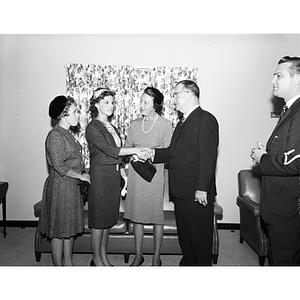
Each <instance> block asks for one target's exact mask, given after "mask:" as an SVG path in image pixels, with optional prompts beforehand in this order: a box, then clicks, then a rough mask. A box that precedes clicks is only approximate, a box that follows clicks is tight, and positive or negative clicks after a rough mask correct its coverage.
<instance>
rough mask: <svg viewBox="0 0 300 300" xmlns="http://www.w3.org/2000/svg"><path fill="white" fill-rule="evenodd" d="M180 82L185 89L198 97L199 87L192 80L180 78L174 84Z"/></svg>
mask: <svg viewBox="0 0 300 300" xmlns="http://www.w3.org/2000/svg"><path fill="white" fill-rule="evenodd" d="M178 84H182V85H183V86H184V87H185V88H186V89H187V90H189V91H191V92H192V93H193V94H194V95H195V96H196V97H197V98H199V97H200V89H199V87H198V85H197V84H196V83H195V82H194V81H192V80H181V81H179V82H178V83H177V84H176V85H178Z"/></svg>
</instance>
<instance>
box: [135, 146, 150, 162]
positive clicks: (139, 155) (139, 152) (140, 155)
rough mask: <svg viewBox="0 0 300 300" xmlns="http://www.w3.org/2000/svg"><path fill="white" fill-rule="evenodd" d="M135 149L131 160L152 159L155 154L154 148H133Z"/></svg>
mask: <svg viewBox="0 0 300 300" xmlns="http://www.w3.org/2000/svg"><path fill="white" fill-rule="evenodd" d="M134 149H135V154H133V155H132V157H133V160H134V161H137V160H142V161H146V160H148V159H152V158H153V157H154V154H155V150H154V149H151V148H146V147H144V148H140V147H137V148H134Z"/></svg>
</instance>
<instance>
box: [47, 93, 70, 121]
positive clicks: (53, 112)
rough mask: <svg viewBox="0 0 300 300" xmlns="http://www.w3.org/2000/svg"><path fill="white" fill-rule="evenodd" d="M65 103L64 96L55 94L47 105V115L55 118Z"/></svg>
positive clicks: (65, 98)
mask: <svg viewBox="0 0 300 300" xmlns="http://www.w3.org/2000/svg"><path fill="white" fill-rule="evenodd" d="M66 105H67V97H66V96H63V95H61V96H57V97H55V98H54V99H53V100H52V101H51V103H50V105H49V116H50V118H52V119H54V120H56V119H57V117H58V116H59V115H60V114H61V113H62V112H63V110H64V108H65V107H66Z"/></svg>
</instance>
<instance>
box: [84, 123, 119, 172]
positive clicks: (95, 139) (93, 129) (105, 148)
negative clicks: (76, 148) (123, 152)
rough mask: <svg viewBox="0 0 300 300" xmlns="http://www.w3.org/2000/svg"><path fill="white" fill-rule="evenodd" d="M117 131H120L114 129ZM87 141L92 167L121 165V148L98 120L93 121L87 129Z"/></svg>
mask: <svg viewBox="0 0 300 300" xmlns="http://www.w3.org/2000/svg"><path fill="white" fill-rule="evenodd" d="M114 129H115V131H116V132H117V134H119V133H118V130H117V129H116V128H115V127H114ZM86 140H87V142H88V147H89V152H90V164H91V166H99V165H115V164H118V163H121V161H122V158H121V157H119V152H120V149H121V147H117V145H116V143H115V140H114V138H113V136H112V135H111V134H110V133H109V132H108V130H107V128H106V127H105V126H104V125H103V124H102V123H101V122H100V121H98V120H95V119H94V120H92V121H91V122H90V123H89V124H88V125H87V127H86Z"/></svg>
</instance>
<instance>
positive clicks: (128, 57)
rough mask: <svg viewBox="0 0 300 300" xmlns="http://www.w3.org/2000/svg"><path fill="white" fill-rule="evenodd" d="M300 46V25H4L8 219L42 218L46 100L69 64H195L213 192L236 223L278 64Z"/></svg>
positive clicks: (0, 106) (1, 61)
mask: <svg viewBox="0 0 300 300" xmlns="http://www.w3.org/2000/svg"><path fill="white" fill-rule="evenodd" d="M299 54H300V35H277V34H271V35H210V34H207V35H205V34H200V35H125V34H124V35H109V34H107V35H0V181H8V182H9V185H10V186H9V191H8V195H7V219H8V220H36V218H35V217H34V215H33V205H34V204H35V203H36V202H37V201H39V200H40V199H41V197H42V190H43V185H44V182H45V179H46V177H47V175H48V173H47V165H46V159H45V152H44V142H45V138H46V135H47V133H48V131H49V130H51V122H50V119H49V117H48V105H49V102H50V101H51V100H52V99H53V98H54V97H55V96H56V95H58V94H64V93H65V91H66V72H65V67H64V65H65V64H68V63H81V64H84V65H86V64H102V65H105V64H113V65H125V64H128V65H132V66H195V67H198V68H199V73H198V84H199V86H200V88H201V92H202V96H201V106H202V107H203V108H204V109H207V110H209V111H210V112H211V113H213V114H214V115H215V116H216V118H217V119H218V122H219V126H220V145H219V157H218V165H217V188H218V196H217V201H218V203H219V204H220V205H221V206H222V207H223V209H224V216H223V220H222V221H221V222H223V223H239V212H238V207H237V205H236V196H237V173H238V172H239V170H240V169H248V168H251V167H252V163H251V159H250V157H249V155H250V149H251V148H252V147H254V146H255V145H256V142H257V141H258V140H260V141H261V142H263V143H266V141H267V139H268V137H269V135H270V134H271V131H272V129H273V128H274V126H275V124H276V122H277V119H275V118H271V117H270V112H271V111H272V110H273V104H272V86H271V83H270V81H271V79H272V74H273V72H274V70H275V68H276V65H277V62H278V60H279V59H280V58H281V57H282V56H284V55H291V56H294V55H297V56H299Z"/></svg>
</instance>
